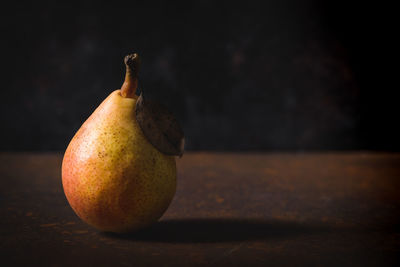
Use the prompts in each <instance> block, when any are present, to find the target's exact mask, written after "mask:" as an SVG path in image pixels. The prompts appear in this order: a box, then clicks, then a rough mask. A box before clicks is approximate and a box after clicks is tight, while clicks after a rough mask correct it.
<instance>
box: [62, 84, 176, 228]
mask: <svg viewBox="0 0 400 267" xmlns="http://www.w3.org/2000/svg"><path fill="white" fill-rule="evenodd" d="M121 90H122V89H121ZM121 90H116V91H114V92H112V93H111V94H110V95H109V96H108V97H107V98H106V99H105V100H104V101H103V102H102V103H101V104H100V106H99V107H98V108H97V109H96V110H95V111H94V112H93V114H92V115H91V116H90V117H89V118H88V119H87V120H86V122H85V123H84V124H83V125H82V127H81V128H80V129H79V130H78V132H77V133H76V134H75V136H74V137H73V138H72V140H71V142H70V144H69V145H68V147H67V150H66V152H65V155H64V159H63V163H62V184H63V188H64V192H65V195H66V197H67V200H68V202H69V204H70V205H71V207H72V209H73V210H74V211H75V212H76V214H77V215H78V216H79V217H80V218H81V219H82V220H83V221H85V222H86V223H88V224H89V225H92V226H94V227H95V228H97V229H99V230H101V231H110V232H118V233H122V232H131V231H135V230H138V229H141V228H144V227H146V226H149V225H150V224H152V223H154V222H156V221H157V220H158V219H159V218H160V217H161V216H162V215H163V213H164V212H165V211H166V209H167V208H168V206H169V204H170V203H171V201H172V198H173V196H174V194H175V190H176V164H175V157H174V156H168V155H165V154H163V153H161V152H159V151H158V150H157V149H156V148H155V147H154V146H153V145H152V144H151V143H149V142H148V140H147V139H146V137H145V136H144V134H143V132H142V131H141V129H140V127H139V125H138V123H137V121H136V118H135V104H136V99H135V98H134V97H133V98H130V97H124V96H122V95H121Z"/></svg>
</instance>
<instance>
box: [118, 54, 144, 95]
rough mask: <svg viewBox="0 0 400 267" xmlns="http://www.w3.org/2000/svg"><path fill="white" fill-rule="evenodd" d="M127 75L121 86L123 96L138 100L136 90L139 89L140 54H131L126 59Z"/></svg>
mask: <svg viewBox="0 0 400 267" xmlns="http://www.w3.org/2000/svg"><path fill="white" fill-rule="evenodd" d="M124 62H125V66H126V73H125V81H124V83H123V84H122V86H121V95H122V96H123V97H126V98H134V99H137V98H138V96H137V95H136V89H137V87H138V73H139V68H140V58H139V56H138V54H136V53H134V54H130V55H127V56H126V57H125V58H124Z"/></svg>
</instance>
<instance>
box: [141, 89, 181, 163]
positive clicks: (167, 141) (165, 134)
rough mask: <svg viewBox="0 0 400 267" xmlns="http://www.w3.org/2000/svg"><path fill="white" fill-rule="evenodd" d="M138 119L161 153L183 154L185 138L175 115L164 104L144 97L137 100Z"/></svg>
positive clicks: (148, 138)
mask: <svg viewBox="0 0 400 267" xmlns="http://www.w3.org/2000/svg"><path fill="white" fill-rule="evenodd" d="M136 120H137V122H138V124H139V126H140V128H141V129H142V132H143V134H144V136H145V137H146V138H147V140H148V141H149V142H150V143H151V144H152V145H153V146H154V147H155V148H156V149H158V151H160V152H161V153H164V154H166V155H174V156H182V154H183V150H184V145H185V138H184V135H183V131H182V128H181V127H180V125H179V123H178V121H177V120H176V119H175V117H174V115H173V114H172V113H171V112H169V111H168V110H167V109H166V108H165V107H164V106H162V105H160V104H158V103H156V102H154V101H150V100H147V99H145V98H144V96H143V93H141V94H140V96H139V98H138V99H137V101H136Z"/></svg>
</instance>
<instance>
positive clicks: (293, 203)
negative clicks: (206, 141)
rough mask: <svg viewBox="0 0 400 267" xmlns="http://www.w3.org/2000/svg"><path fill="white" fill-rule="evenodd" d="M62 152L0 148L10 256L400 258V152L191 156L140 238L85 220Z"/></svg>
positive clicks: (24, 260)
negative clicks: (65, 184)
mask: <svg viewBox="0 0 400 267" xmlns="http://www.w3.org/2000/svg"><path fill="white" fill-rule="evenodd" d="M61 161H62V154H60V153H45V154H34V153H1V154H0V218H1V219H0V226H1V227H0V253H1V259H0V260H1V262H0V265H2V263H5V265H3V266H14V265H26V266H33V265H40V266H49V265H50V266H103V265H105V266H124V265H127V266H149V265H150V266H152V265H157V266H198V265H200V266H203V265H207V266H267V265H268V266H271V265H273V266H274V265H277V266H282V265H283V266H293V265H297V266H298V265H304V266H310V265H311V266H326V265H329V266H331V265H332V266H343V265H346V266H361V265H362V266H365V265H366V266H390V265H396V264H398V263H399V262H400V261H399V259H400V258H399V257H400V256H399V255H400V225H399V222H400V220H399V214H400V213H399V212H400V194H399V193H400V154H390V153H366V152H356V153H348V152H347V153H308V154H301V153H299V154H289V153H274V154H252V153H245V154H235V153H187V154H185V155H184V157H183V158H181V159H177V165H178V187H177V192H176V196H175V198H174V200H173V202H172V204H171V206H170V208H169V209H168V211H167V212H166V213H165V215H164V216H163V217H162V219H161V220H160V222H158V223H157V224H156V225H154V226H153V227H152V228H150V229H148V230H146V231H143V232H140V233H136V234H131V235H115V234H109V233H102V232H98V231H96V230H95V229H93V228H91V227H89V226H87V225H86V224H85V223H83V222H82V221H80V219H79V218H78V217H77V216H76V215H75V214H74V213H73V211H72V209H71V208H70V207H69V205H68V203H67V201H66V198H65V197H64V194H63V190H62V185H61V176H60V167H61ZM397 266H399V265H397Z"/></svg>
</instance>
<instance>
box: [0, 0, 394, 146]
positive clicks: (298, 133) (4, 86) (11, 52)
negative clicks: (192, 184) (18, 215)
mask: <svg viewBox="0 0 400 267" xmlns="http://www.w3.org/2000/svg"><path fill="white" fill-rule="evenodd" d="M276 2H279V3H276ZM322 2H323V3H322ZM112 3H113V4H112V5H111V4H110V5H101V4H99V3H97V2H96V3H88V2H81V3H79V4H78V5H70V4H68V2H66V1H65V2H63V1H52V2H48V3H44V2H40V3H39V2H33V3H29V4H27V3H22V2H17V3H14V4H12V6H7V7H5V8H2V11H1V12H2V14H1V36H2V41H1V51H2V63H1V110H0V112H1V121H0V125H1V138H0V149H1V150H9V151H12V150H18V151H20V150H41V151H44V150H64V149H65V148H66V146H67V144H68V142H69V140H70V139H71V138H72V136H73V134H74V133H75V132H76V131H77V130H78V128H79V127H80V125H81V124H82V123H83V122H84V120H85V119H86V118H87V117H88V116H89V115H90V114H91V113H92V112H93V110H94V109H95V108H96V107H97V106H98V105H99V103H100V102H101V101H102V100H103V99H104V98H105V97H106V96H107V95H108V94H110V93H111V92H112V91H113V90H115V89H118V88H119V87H120V85H121V84H122V81H123V78H124V65H123V57H124V56H125V55H126V54H128V53H131V52H138V53H139V54H140V55H141V57H142V71H141V86H143V88H144V89H145V90H146V91H147V92H148V93H151V94H152V95H153V97H155V98H159V99H162V101H163V103H164V104H165V105H167V106H168V107H169V108H170V109H171V110H172V111H173V112H174V113H175V114H176V116H177V117H178V119H179V121H180V122H181V124H182V126H183V128H184V131H185V134H186V138H187V149H188V150H220V151H226V150H257V151H259V150H296V151H299V150H335V149H339V150H342V149H345V150H353V149H369V150H391V151H399V150H400V142H399V141H398V136H400V135H399V134H400V132H399V131H398V130H397V127H396V124H398V121H399V120H398V112H397V107H396V104H397V102H398V101H397V99H396V98H395V94H394V93H393V92H394V90H393V89H394V87H395V85H394V84H393V83H391V79H392V78H393V77H394V76H393V73H394V72H393V71H392V68H391V67H390V66H389V65H388V62H390V59H391V56H392V54H391V50H390V47H389V46H390V45H389V44H390V41H389V38H390V36H392V35H394V34H395V32H393V31H391V30H390V29H389V27H388V25H389V24H387V23H386V21H385V17H388V15H386V13H385V10H382V8H380V7H379V6H376V5H368V4H365V3H363V4H362V5H360V4H357V3H355V2H354V3H353V2H349V1H310V0H307V1H270V2H268V1H260V2H253V1H244V2H243V1H240V3H236V2H234V1H211V0H204V1H200V0H198V1H185V2H182V3H180V4H179V5H178V4H176V5H175V4H172V3H171V2H170V1H140V2H139V1H138V2H136V1H130V2H129V3H125V4H123V3H117V2H112ZM387 9H390V8H387ZM382 11H383V13H382Z"/></svg>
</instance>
